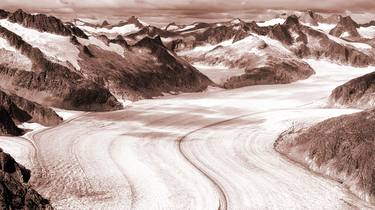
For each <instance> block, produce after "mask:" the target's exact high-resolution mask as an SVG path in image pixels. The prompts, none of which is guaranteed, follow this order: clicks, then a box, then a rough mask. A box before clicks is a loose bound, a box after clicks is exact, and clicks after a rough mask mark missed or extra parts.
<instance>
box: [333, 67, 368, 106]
mask: <svg viewBox="0 0 375 210" xmlns="http://www.w3.org/2000/svg"><path fill="white" fill-rule="evenodd" d="M330 101H331V102H332V103H338V104H341V105H345V106H354V107H362V108H370V107H374V106H375V72H372V73H370V74H367V75H364V76H362V77H359V78H356V79H353V80H351V81H349V82H347V83H345V84H343V85H341V86H339V87H337V88H335V89H334V90H333V91H332V94H331V96H330Z"/></svg>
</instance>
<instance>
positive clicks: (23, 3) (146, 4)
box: [0, 0, 375, 11]
mask: <svg viewBox="0 0 375 210" xmlns="http://www.w3.org/2000/svg"><path fill="white" fill-rule="evenodd" d="M0 7H21V8H25V7H34V8H66V9H71V8H72V9H75V8H92V7H94V8H101V7H105V8H120V7H121V8H153V9H196V10H202V9H208V10H209V9H216V10H217V9H223V10H233V9H252V8H285V9H308V8H311V9H323V10H325V9H326V10H363V11H369V10H374V9H375V0H0Z"/></svg>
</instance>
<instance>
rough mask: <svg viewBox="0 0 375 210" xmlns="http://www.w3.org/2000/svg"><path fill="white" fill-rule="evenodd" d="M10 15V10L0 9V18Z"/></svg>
mask: <svg viewBox="0 0 375 210" xmlns="http://www.w3.org/2000/svg"><path fill="white" fill-rule="evenodd" d="M9 15H10V12H8V11H5V10H2V9H0V19H4V18H7V17H8V16H9Z"/></svg>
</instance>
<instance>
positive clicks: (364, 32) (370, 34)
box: [357, 26, 375, 39]
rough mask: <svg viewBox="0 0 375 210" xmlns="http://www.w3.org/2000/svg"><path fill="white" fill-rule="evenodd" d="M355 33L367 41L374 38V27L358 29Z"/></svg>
mask: <svg viewBox="0 0 375 210" xmlns="http://www.w3.org/2000/svg"><path fill="white" fill-rule="evenodd" d="M357 31H358V33H359V34H360V35H361V36H362V37H363V38H367V39H373V38H375V26H369V27H359V28H358V29H357Z"/></svg>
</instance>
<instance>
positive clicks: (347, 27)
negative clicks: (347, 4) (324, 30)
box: [329, 16, 359, 37]
mask: <svg viewBox="0 0 375 210" xmlns="http://www.w3.org/2000/svg"><path fill="white" fill-rule="evenodd" d="M358 27H359V25H358V23H356V22H355V21H354V20H353V19H352V18H351V17H350V16H346V17H340V21H339V22H338V24H337V26H336V27H335V28H333V29H332V30H331V31H330V32H329V33H330V34H331V35H333V36H337V37H341V36H343V37H347V36H352V37H358V36H359V33H358V31H357V28H358Z"/></svg>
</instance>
